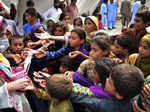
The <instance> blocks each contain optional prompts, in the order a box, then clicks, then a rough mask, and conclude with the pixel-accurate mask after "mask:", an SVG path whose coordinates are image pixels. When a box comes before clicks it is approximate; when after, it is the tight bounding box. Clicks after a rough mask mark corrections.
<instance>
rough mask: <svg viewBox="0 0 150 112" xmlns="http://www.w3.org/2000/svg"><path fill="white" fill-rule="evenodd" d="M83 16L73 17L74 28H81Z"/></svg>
mask: <svg viewBox="0 0 150 112" xmlns="http://www.w3.org/2000/svg"><path fill="white" fill-rule="evenodd" d="M83 19H84V18H83V17H77V18H75V19H74V21H73V27H74V28H83V22H84V20H83Z"/></svg>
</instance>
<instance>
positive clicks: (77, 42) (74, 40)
mask: <svg viewBox="0 0 150 112" xmlns="http://www.w3.org/2000/svg"><path fill="white" fill-rule="evenodd" d="M69 43H70V46H71V47H73V48H75V47H80V46H81V44H83V43H84V40H83V39H80V38H79V36H78V34H77V33H75V32H71V35H70V39H69Z"/></svg>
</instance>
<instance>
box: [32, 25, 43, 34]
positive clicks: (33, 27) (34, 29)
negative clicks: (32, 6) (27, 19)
mask: <svg viewBox="0 0 150 112" xmlns="http://www.w3.org/2000/svg"><path fill="white" fill-rule="evenodd" d="M41 26H42V24H39V23H37V24H35V25H33V26H32V27H31V35H33V34H34V33H36V31H37V29H38V28H40V27H41Z"/></svg>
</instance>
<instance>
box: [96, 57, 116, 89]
mask: <svg viewBox="0 0 150 112" xmlns="http://www.w3.org/2000/svg"><path fill="white" fill-rule="evenodd" d="M115 65H117V64H116V63H115V61H114V60H112V59H111V58H100V59H98V60H96V61H95V70H96V72H97V73H98V76H99V80H100V83H101V84H102V87H103V88H104V87H105V83H106V79H107V78H108V77H109V75H110V73H111V70H112V67H114V66H115Z"/></svg>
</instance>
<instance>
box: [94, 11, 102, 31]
mask: <svg viewBox="0 0 150 112" xmlns="http://www.w3.org/2000/svg"><path fill="white" fill-rule="evenodd" d="M95 16H96V17H97V19H98V21H99V22H98V24H99V27H98V30H102V29H103V25H102V15H101V14H99V13H96V14H95Z"/></svg>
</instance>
